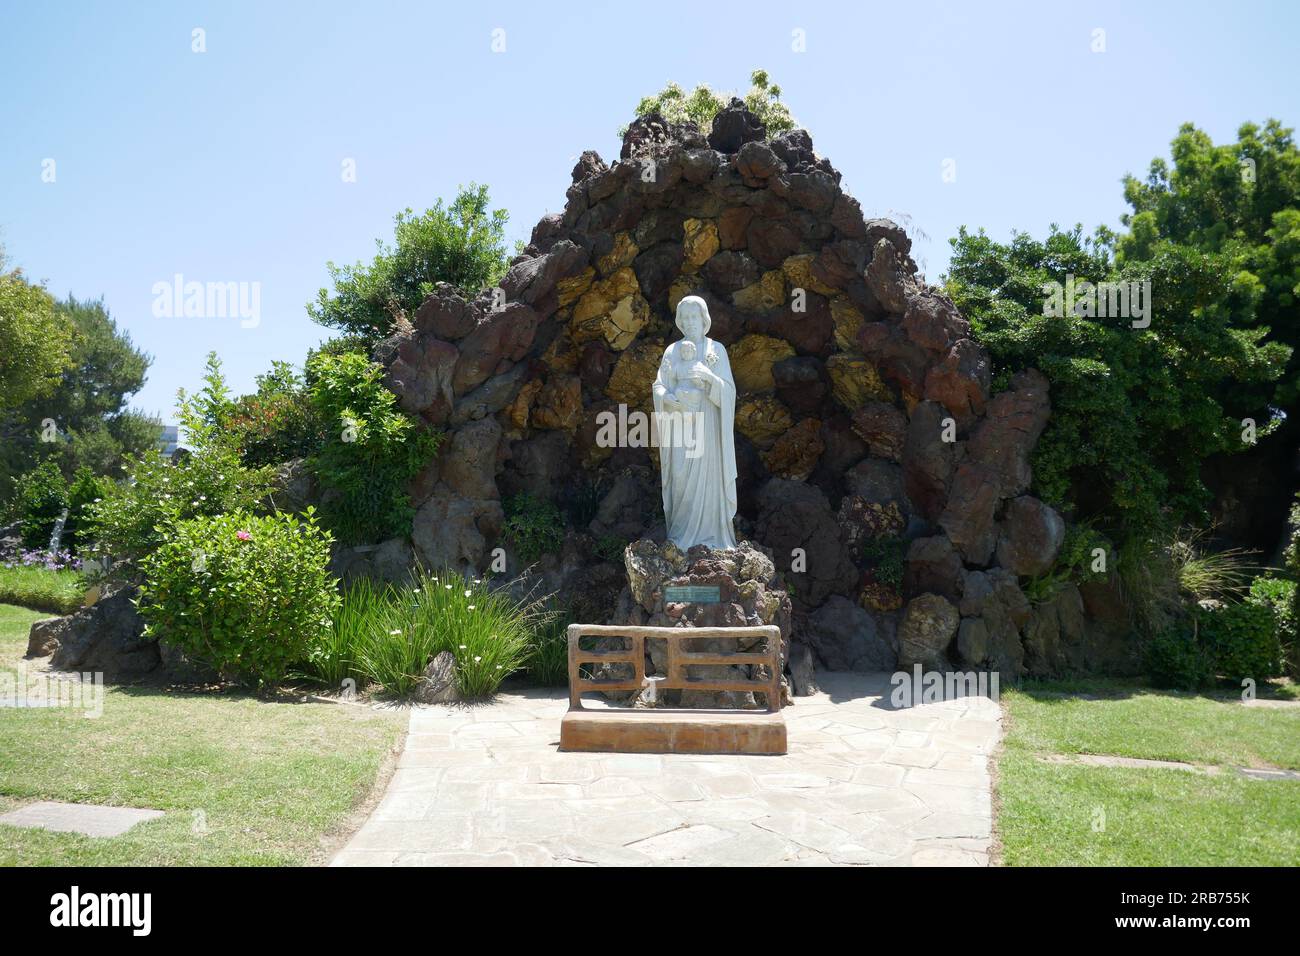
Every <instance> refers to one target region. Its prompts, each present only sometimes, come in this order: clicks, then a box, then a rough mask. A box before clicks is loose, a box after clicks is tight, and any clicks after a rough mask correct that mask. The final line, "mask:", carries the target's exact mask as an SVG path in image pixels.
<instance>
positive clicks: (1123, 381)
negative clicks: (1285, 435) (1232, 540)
mask: <svg viewBox="0 0 1300 956" xmlns="http://www.w3.org/2000/svg"><path fill="white" fill-rule="evenodd" d="M1114 244H1115V237H1114V236H1113V235H1112V234H1110V233H1109V232H1108V231H1107V230H1104V229H1102V230H1099V231H1098V233H1097V235H1096V236H1095V237H1092V238H1084V236H1083V232H1082V227H1081V226H1076V227H1075V228H1074V229H1073V230H1069V231H1063V230H1061V229H1059V228H1057V227H1056V226H1052V228H1051V231H1050V234H1049V235H1048V237H1047V239H1046V240H1045V241H1041V242H1040V241H1037V240H1035V239H1033V238H1032V237H1030V236H1028V235H1026V234H1024V233H1016V234H1014V235H1013V237H1012V240H1011V242H1010V243H1007V244H1001V243H997V242H994V241H993V240H992V239H990V238H989V237H988V236H986V235H985V234H984V233H983V232H980V233H978V234H974V235H972V234H970V233H968V232H967V231H966V229H965V228H963V229H962V230H961V231H960V233H959V234H958V236H957V237H956V238H955V239H953V240H952V246H953V252H954V255H953V259H952V262H951V266H950V271H949V273H948V276H947V277H946V281H947V291H948V293H949V295H951V296H952V299H953V301H954V302H955V303H956V304H957V306H958V308H960V309H961V310H962V311H963V313H964V314H965V315H966V316H967V317H968V318H969V319H970V320H971V324H972V328H973V330H974V332H975V334H976V336H977V337H978V338H979V340H980V341H981V342H983V343H984V345H985V346H986V347H987V348H988V349H989V353H990V355H991V357H992V358H993V361H994V363H995V381H1005V380H1006V378H1007V377H1009V375H1010V374H1011V373H1013V372H1015V371H1019V370H1021V369H1024V368H1028V367H1037V368H1038V369H1040V370H1041V371H1042V372H1043V373H1044V374H1045V375H1046V376H1047V377H1048V380H1049V381H1050V382H1051V400H1052V419H1051V421H1050V422H1049V424H1048V426H1047V429H1046V430H1045V431H1044V433H1043V436H1042V438H1041V439H1040V440H1039V443H1038V447H1037V449H1036V450H1035V453H1034V462H1033V466H1034V485H1035V491H1036V492H1037V493H1038V494H1039V495H1040V496H1041V497H1043V498H1044V499H1046V500H1048V501H1050V502H1052V503H1053V504H1055V505H1057V506H1058V507H1062V508H1064V509H1065V510H1067V511H1068V512H1070V513H1072V515H1073V516H1074V517H1075V518H1077V519H1083V520H1091V521H1095V522H1097V524H1098V525H1099V526H1100V527H1101V528H1102V529H1103V530H1105V531H1106V532H1108V533H1110V534H1111V535H1113V536H1115V537H1117V538H1119V539H1123V538H1126V537H1128V536H1144V535H1147V534H1149V533H1151V532H1153V531H1155V530H1157V529H1161V528H1167V527H1168V526H1170V525H1174V524H1177V523H1179V522H1182V521H1186V520H1195V519H1199V518H1200V517H1202V516H1203V514H1204V509H1205V507H1206V505H1207V504H1208V497H1209V496H1208V493H1207V491H1206V489H1205V486H1204V485H1203V483H1202V480H1201V465H1202V463H1203V462H1204V461H1205V460H1206V459H1207V458H1208V457H1210V456H1211V455H1214V454H1217V453H1225V452H1233V451H1239V450H1241V449H1242V447H1243V445H1242V441H1241V425H1240V418H1239V417H1238V416H1239V413H1240V408H1241V404H1242V401H1243V400H1242V395H1243V394H1248V393H1249V392H1250V391H1251V390H1252V389H1259V388H1261V387H1264V386H1266V385H1268V384H1269V383H1271V382H1274V381H1276V380H1277V379H1278V378H1279V377H1280V376H1281V374H1282V371H1283V369H1284V367H1285V365H1286V362H1287V360H1288V358H1289V357H1290V349H1289V348H1288V347H1287V346H1285V345H1282V344H1280V343H1275V342H1274V343H1264V342H1263V341H1262V340H1263V338H1264V336H1265V335H1266V333H1267V330H1266V329H1263V328H1261V327H1259V326H1257V325H1256V324H1255V322H1254V313H1253V311H1252V308H1253V300H1252V299H1251V298H1250V297H1242V296H1240V295H1239V292H1240V289H1239V287H1238V285H1237V281H1236V280H1237V271H1236V266H1235V263H1234V261H1233V260H1232V259H1231V258H1230V257H1228V256H1226V255H1223V254H1212V253H1207V252H1201V251H1198V250H1195V249H1189V248H1187V247H1183V246H1173V245H1170V246H1165V247H1162V248H1160V249H1159V250H1158V251H1156V252H1154V253H1153V255H1152V257H1151V258H1149V259H1147V260H1143V261H1132V260H1130V261H1128V262H1125V263H1123V264H1119V265H1117V264H1116V263H1115V261H1114V258H1113V247H1114ZM1070 277H1073V280H1085V279H1086V280H1088V281H1090V282H1093V283H1100V282H1107V283H1123V284H1125V286H1126V287H1127V288H1129V289H1133V286H1132V285H1129V284H1131V283H1137V284H1138V288H1139V289H1140V288H1142V285H1141V284H1142V283H1150V285H1149V289H1150V290H1151V292H1150V293H1149V294H1148V295H1147V296H1146V306H1145V307H1146V308H1148V309H1149V310H1150V311H1149V313H1148V317H1149V320H1150V324H1149V326H1148V327H1146V328H1134V324H1133V323H1134V321H1135V320H1134V317H1133V315H1132V310H1131V309H1130V314H1129V315H1122V314H1121V315H1113V314H1103V315H1098V314H1088V313H1089V312H1092V313H1095V312H1096V311H1097V310H1096V309H1089V308H1087V307H1083V308H1081V309H1080V310H1079V311H1081V312H1083V313H1084V314H1078V313H1077V312H1072V311H1069V310H1065V312H1064V314H1059V315H1057V314H1049V313H1053V312H1055V311H1057V310H1055V309H1053V308H1049V302H1048V300H1049V299H1050V298H1051V295H1050V291H1049V290H1054V289H1055V288H1056V287H1055V286H1053V285H1052V283H1060V284H1061V286H1065V285H1066V283H1067V281H1073V280H1071V279H1070ZM1098 301H1100V300H1098ZM1131 304H1132V303H1131ZM1106 311H1107V312H1109V310H1106ZM1137 321H1138V322H1139V324H1141V323H1142V322H1144V321H1145V319H1144V318H1139V319H1137Z"/></svg>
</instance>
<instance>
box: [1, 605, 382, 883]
mask: <svg viewBox="0 0 1300 956" xmlns="http://www.w3.org/2000/svg"><path fill="white" fill-rule="evenodd" d="M44 616H48V615H43V614H40V613H37V612H33V611H28V610H24V609H22V608H16V607H10V606H5V605H0V670H8V671H10V672H13V671H14V670H15V668H16V667H17V666H18V665H19V664H20V663H22V661H21V658H22V654H23V652H24V651H25V650H26V640H27V630H28V627H29V625H30V624H31V622H32V621H34V620H36V619H38V618H40V617H44ZM33 663H35V662H33ZM405 726H406V718H405V714H404V713H403V712H401V711H397V710H384V711H378V710H372V709H370V708H369V707H361V706H350V705H345V704H328V703H314V702H304V701H298V700H296V699H295V700H293V701H290V700H288V699H287V698H285V700H284V702H280V701H275V702H266V701H260V700H258V699H257V698H256V697H253V696H249V695H247V694H243V693H235V692H210V693H200V692H184V691H178V690H172V689H164V688H159V687H130V686H123V687H109V688H106V690H105V695H104V704H103V714H102V715H101V716H99V717H97V718H89V717H87V716H86V715H85V712H84V711H81V710H71V709H67V708H49V709H45V708H12V707H0V812H4V811H7V810H11V809H14V808H15V807H18V806H20V805H22V804H25V803H29V802H32V801H36V800H60V801H67V802H72V803H104V804H115V805H122V806H132V807H144V808H150V809H156V810H163V811H166V816H164V817H160V818H158V819H156V820H152V821H149V822H146V823H142V824H139V825H137V826H136V827H135V828H133V829H132V830H130V831H129V832H128V833H126V834H124V835H123V836H121V837H114V838H111V839H110V838H91V837H83V836H78V835H75V834H67V833H51V832H46V831H42V830H34V829H26V828H17V827H7V826H0V865H3V866H12V865H54V864H61V865H106V864H107V865H112V864H135V865H151V866H159V865H176V864H186V865H194V864H199V865H228V864H238V865H274V864H301V863H313V862H321V861H322V860H323V858H324V856H325V855H326V851H325V847H326V846H327V845H329V844H330V842H331V838H332V836H333V835H334V831H336V830H338V829H339V828H340V827H341V826H342V825H344V824H345V823H346V822H347V819H348V817H349V815H350V813H351V811H353V809H354V808H356V807H357V806H358V805H359V804H361V803H363V802H364V801H365V799H366V798H367V796H369V795H370V793H371V791H372V789H373V787H374V784H375V782H376V778H377V775H378V773H379V771H380V769H381V767H382V766H383V765H384V763H385V760H386V758H387V757H388V756H389V755H390V754H391V753H393V751H394V748H395V747H396V746H397V745H398V743H399V741H400V739H401V736H402V733H403V731H404V729H405Z"/></svg>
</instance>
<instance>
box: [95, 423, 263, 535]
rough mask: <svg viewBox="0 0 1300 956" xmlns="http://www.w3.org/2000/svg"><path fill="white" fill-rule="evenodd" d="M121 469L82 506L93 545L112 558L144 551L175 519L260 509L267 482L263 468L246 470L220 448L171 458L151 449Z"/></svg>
mask: <svg viewBox="0 0 1300 956" xmlns="http://www.w3.org/2000/svg"><path fill="white" fill-rule="evenodd" d="M126 467H127V468H128V469H129V477H128V479H127V480H126V481H125V482H122V483H121V484H118V485H116V486H114V487H113V488H112V489H111V490H110V491H109V493H108V494H107V495H105V496H104V497H103V498H102V500H100V501H99V502H98V503H92V504H91V505H90V506H89V507H88V508H87V512H88V514H89V522H88V524H89V530H90V533H91V535H92V537H93V538H94V540H95V543H96V548H97V549H98V550H102V551H104V552H105V553H107V554H108V555H110V556H111V557H113V558H115V559H130V560H135V559H138V558H140V557H143V556H144V555H146V554H149V553H150V552H151V551H153V550H154V549H155V548H157V547H158V546H159V545H160V544H161V543H162V542H163V541H164V540H165V539H166V538H167V537H168V535H169V534H170V529H171V528H173V527H174V526H175V525H176V524H177V523H178V522H180V521H185V520H188V519H191V518H197V517H205V516H206V517H212V516H216V515H220V514H225V513H227V512H232V511H257V510H260V507H261V502H262V501H263V500H264V499H265V498H266V496H267V494H268V492H269V489H270V481H271V478H270V474H269V473H268V472H267V470H265V469H256V470H250V469H248V468H245V467H244V466H243V464H242V463H241V462H240V461H239V455H238V454H237V453H236V452H235V451H234V450H232V449H229V448H223V447H218V448H212V449H209V450H206V451H202V452H198V453H195V454H192V455H185V454H178V455H177V457H176V458H175V459H174V460H173V461H171V462H169V461H168V460H167V459H166V458H164V457H163V456H162V455H161V454H160V453H159V452H157V451H156V450H151V451H148V452H146V453H145V454H144V456H143V457H141V458H138V459H135V460H132V461H128V463H127V465H126Z"/></svg>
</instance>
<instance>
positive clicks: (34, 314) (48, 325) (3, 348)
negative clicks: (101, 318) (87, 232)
mask: <svg viewBox="0 0 1300 956" xmlns="http://www.w3.org/2000/svg"><path fill="white" fill-rule="evenodd" d="M71 340H72V333H71V330H70V329H69V327H68V324H67V323H66V322H65V321H64V320H63V318H62V317H61V316H59V315H58V313H57V312H56V311H55V308H54V300H53V299H52V298H51V297H50V294H49V293H48V292H46V291H45V290H44V289H43V288H41V286H39V285H32V284H31V283H29V282H28V281H27V280H26V279H25V278H24V277H23V274H22V270H21V269H14V270H12V271H9V270H7V269H6V260H5V255H4V249H3V248H0V411H3V410H5V409H10V408H14V407H15V406H18V405H21V404H22V403H24V402H26V401H29V400H30V399H33V398H36V397H38V396H42V395H47V394H49V393H50V392H51V391H52V390H53V389H54V387H55V386H56V385H57V384H58V382H59V376H60V375H61V374H62V372H63V370H64V369H65V368H67V367H68V365H69V362H70V359H69V356H68V348H69V346H70V344H71Z"/></svg>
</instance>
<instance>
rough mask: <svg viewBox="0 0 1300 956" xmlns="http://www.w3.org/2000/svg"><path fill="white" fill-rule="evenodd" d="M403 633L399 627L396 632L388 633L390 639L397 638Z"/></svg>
mask: <svg viewBox="0 0 1300 956" xmlns="http://www.w3.org/2000/svg"><path fill="white" fill-rule="evenodd" d="M401 633H402V629H401V628H400V627H399V628H398V629H397V630H395V631H389V632H388V636H389V637H396V636H397V635H398V634H401Z"/></svg>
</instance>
